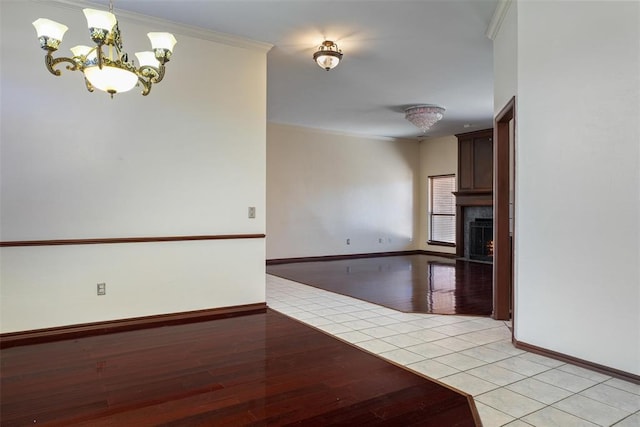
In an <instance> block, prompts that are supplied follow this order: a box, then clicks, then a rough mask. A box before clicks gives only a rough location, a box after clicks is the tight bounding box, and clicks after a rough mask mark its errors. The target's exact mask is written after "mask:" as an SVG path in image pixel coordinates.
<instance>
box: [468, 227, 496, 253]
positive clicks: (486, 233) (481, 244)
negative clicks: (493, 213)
mask: <svg viewBox="0 0 640 427" xmlns="http://www.w3.org/2000/svg"><path fill="white" fill-rule="evenodd" d="M469 259H473V260H478V261H488V262H493V219H491V218H475V219H474V220H473V221H471V223H470V224H469Z"/></svg>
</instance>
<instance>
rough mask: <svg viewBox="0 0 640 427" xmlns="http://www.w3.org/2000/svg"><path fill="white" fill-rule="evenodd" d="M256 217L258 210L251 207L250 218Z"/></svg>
mask: <svg viewBox="0 0 640 427" xmlns="http://www.w3.org/2000/svg"><path fill="white" fill-rule="evenodd" d="M255 217H256V208H255V207H254V206H249V218H255Z"/></svg>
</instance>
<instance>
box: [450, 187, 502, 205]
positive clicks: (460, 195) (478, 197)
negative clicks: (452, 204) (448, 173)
mask: <svg viewBox="0 0 640 427" xmlns="http://www.w3.org/2000/svg"><path fill="white" fill-rule="evenodd" d="M453 195H454V196H456V206H493V191H491V190H475V191H456V192H454V193H453Z"/></svg>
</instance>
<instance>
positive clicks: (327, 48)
mask: <svg viewBox="0 0 640 427" xmlns="http://www.w3.org/2000/svg"><path fill="white" fill-rule="evenodd" d="M341 59H342V51H341V50H340V49H338V45H337V44H335V42H332V41H331V40H325V41H324V42H323V43H322V44H321V45H320V46H319V47H318V50H317V51H316V52H315V53H314V54H313V60H314V61H316V63H317V64H318V65H319V66H320V67H322V68H324V69H325V70H327V71H329V70H331V69H332V68H335V67H336V66H337V65H338V63H339V62H340V60H341Z"/></svg>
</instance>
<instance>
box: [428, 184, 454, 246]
mask: <svg viewBox="0 0 640 427" xmlns="http://www.w3.org/2000/svg"><path fill="white" fill-rule="evenodd" d="M454 191H456V176H455V175H439V176H430V177H429V243H431V244H435V245H444V246H455V244H456V200H455V196H454V195H453V192H454Z"/></svg>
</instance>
